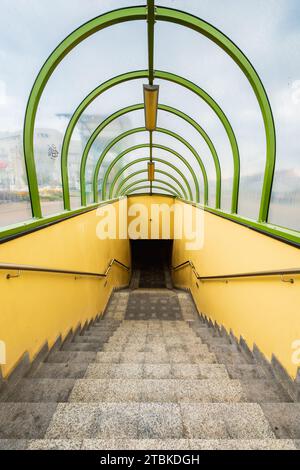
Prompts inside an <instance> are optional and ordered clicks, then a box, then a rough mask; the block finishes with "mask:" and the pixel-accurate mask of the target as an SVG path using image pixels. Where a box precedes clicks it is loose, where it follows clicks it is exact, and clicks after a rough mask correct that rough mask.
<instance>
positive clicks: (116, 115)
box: [80, 103, 221, 209]
mask: <svg viewBox="0 0 300 470" xmlns="http://www.w3.org/2000/svg"><path fill="white" fill-rule="evenodd" d="M141 109H144V104H143V103H139V104H135V105H131V106H127V107H126V108H122V109H120V110H118V111H116V112H115V113H113V114H111V115H110V116H108V117H107V118H106V119H105V120H104V121H102V122H101V124H99V126H97V127H96V129H95V130H94V131H93V133H92V134H91V136H90V138H89V139H88V141H87V143H86V145H85V148H84V151H83V154H82V159H81V164H80V186H81V204H82V205H83V206H84V205H86V190H85V170H86V162H87V158H88V154H89V151H90V149H91V147H92V145H93V143H94V142H95V140H96V139H97V137H98V136H99V134H100V133H101V132H102V131H103V130H104V129H105V127H107V126H108V125H109V124H110V123H111V122H113V121H114V120H116V119H118V118H119V117H121V116H123V115H125V114H127V113H131V112H134V111H138V110H141ZM158 109H159V110H161V111H165V112H169V113H171V114H174V115H175V116H177V117H180V118H182V119H184V120H185V121H186V122H187V123H189V124H190V125H192V126H193V127H194V129H196V131H197V132H198V133H199V134H200V135H201V136H202V137H203V139H204V140H205V142H206V143H207V145H208V147H209V149H210V152H211V154H212V157H213V160H214V165H215V170H216V204H215V206H216V209H219V208H220V206H221V166H220V160H219V157H218V154H217V151H216V148H215V146H214V144H213V142H212V140H211V139H210V137H209V136H208V134H207V133H206V132H205V130H204V129H203V128H202V127H201V126H200V125H199V124H198V123H197V122H196V121H195V120H194V119H193V118H191V117H190V116H188V115H187V114H185V113H184V112H182V111H180V110H178V109H176V108H173V107H172V106H167V105H164V104H159V105H158Z"/></svg>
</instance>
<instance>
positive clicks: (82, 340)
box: [72, 335, 111, 344]
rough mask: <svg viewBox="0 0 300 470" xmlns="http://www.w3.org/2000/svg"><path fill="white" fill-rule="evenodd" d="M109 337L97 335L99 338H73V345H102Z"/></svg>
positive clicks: (85, 336) (87, 336)
mask: <svg viewBox="0 0 300 470" xmlns="http://www.w3.org/2000/svg"><path fill="white" fill-rule="evenodd" d="M110 337H111V336H110V335H101V336H100V335H99V336H92V335H84V336H75V338H73V340H72V342H73V343H99V344H103V343H106V342H107V341H109V338H110Z"/></svg>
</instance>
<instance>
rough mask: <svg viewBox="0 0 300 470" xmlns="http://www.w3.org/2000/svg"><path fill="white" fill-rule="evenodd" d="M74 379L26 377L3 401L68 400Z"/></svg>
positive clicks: (56, 401) (41, 401) (39, 401)
mask: <svg viewBox="0 0 300 470" xmlns="http://www.w3.org/2000/svg"><path fill="white" fill-rule="evenodd" d="M75 382H76V381H75V379H56V380H53V379H52V378H51V379H49V378H48V379H40V378H26V379H22V380H20V381H19V382H18V384H17V386H16V387H14V388H13V390H11V391H10V392H9V393H8V394H7V396H6V397H5V399H4V401H6V402H14V403H22V402H28V403H30V402H35V403H45V402H46V403H51V402H55V403H58V402H66V401H68V398H69V395H70V393H71V390H72V389H73V387H74V384H75Z"/></svg>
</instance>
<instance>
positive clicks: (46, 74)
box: [24, 6, 276, 222]
mask: <svg viewBox="0 0 300 470" xmlns="http://www.w3.org/2000/svg"><path fill="white" fill-rule="evenodd" d="M146 19H147V7H146V6H141V7H132V8H122V9H119V10H114V11H111V12H109V13H106V14H104V15H101V16H98V17H96V18H94V19H92V20H90V21H88V22H87V23H85V24H83V25H82V26H80V27H79V28H77V29H76V30H75V31H73V32H72V33H71V34H70V35H69V36H67V38H65V39H64V40H63V41H62V42H61V43H60V44H59V45H58V46H57V48H56V49H55V50H54V51H53V52H52V54H51V55H50V56H49V58H48V59H47V61H46V62H45V64H44V65H43V67H42V68H41V70H40V72H39V74H38V76H37V78H36V80H35V83H34V85H33V88H32V90H31V93H30V96H29V100H28V103H27V108H26V114H25V122H24V155H25V162H26V169H27V174H28V183H29V190H30V197H31V204H32V212H33V216H34V217H41V215H42V214H41V207H40V199H39V191H38V183H37V175H36V168H35V161H34V146H33V136H34V125H35V118H36V112H37V108H38V104H39V101H40V97H41V95H42V93H43V90H44V88H45V86H46V84H47V82H48V80H49V78H50V76H51V75H52V73H53V71H54V70H55V68H56V67H57V65H58V64H59V63H60V62H61V61H62V59H63V58H64V57H65V56H66V55H67V54H68V53H69V52H70V51H71V50H72V49H73V48H74V47H75V46H76V45H77V44H79V43H80V42H81V41H83V40H84V39H86V38H87V37H89V36H90V35H92V34H94V33H96V32H97V31H100V30H101V29H104V28H106V27H108V26H112V25H114V24H118V23H122V22H126V21H133V20H146ZM155 19H156V21H167V22H172V23H176V24H179V25H181V26H184V27H187V28H190V29H192V30H194V31H196V32H198V33H200V34H202V35H204V36H205V37H207V38H208V39H210V40H212V41H213V42H214V43H215V44H217V45H218V46H220V47H221V48H222V49H223V51H224V52H226V53H227V54H228V55H229V56H230V57H231V58H232V59H233V60H234V61H235V63H236V64H237V65H238V66H239V67H240V69H241V70H242V72H243V73H244V74H245V76H246V77H247V79H248V81H249V83H250V85H251V87H252V89H253V91H254V93H255V95H256V98H257V101H258V103H259V106H260V109H261V113H262V116H263V121H264V126H265V133H266V143H267V155H266V157H267V158H266V165H265V175H264V182H263V189H262V197H261V205H260V212H259V221H260V222H265V221H266V220H267V216H268V208H269V202H270V197H271V190H272V182H273V174H274V167H275V158H276V136H275V125H274V119H273V114H272V110H271V106H270V103H269V100H268V96H267V94H266V91H265V89H264V86H263V84H262V82H261V80H260V78H259V76H258V74H257V72H256V71H255V69H254V67H253V66H252V64H251V62H250V61H249V60H248V58H247V57H246V56H245V55H244V54H243V52H242V51H241V50H240V49H239V48H238V47H237V46H236V45H235V44H234V42H232V41H231V40H230V39H229V38H228V37H227V36H225V35H224V34H223V33H222V32H221V31H219V30H218V29H217V28H215V27H214V26H212V25H210V24H209V23H207V22H205V21H203V20H201V19H200V18H197V17H195V16H193V15H191V14H188V13H185V12H182V11H178V10H173V9H170V8H165V7H160V6H157V7H156V8H155ZM155 77H156V78H158V75H157V72H155ZM67 179H68V178H66V180H67ZM64 183H65V181H64V180H63V190H65V189H66V191H67V190H68V187H67V186H66V187H65V186H64ZM67 184H68V182H66V185H67ZM66 206H68V204H66ZM68 208H69V207H66V209H68Z"/></svg>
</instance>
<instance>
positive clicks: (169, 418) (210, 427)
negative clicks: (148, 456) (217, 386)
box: [1, 403, 275, 440]
mask: <svg viewBox="0 0 300 470" xmlns="http://www.w3.org/2000/svg"><path fill="white" fill-rule="evenodd" d="M23 435H24V434H23ZM1 437H2V436H1ZM14 437H19V435H17V436H14ZM45 437H46V438H47V439H89V438H97V439H112V438H118V439H124V438H125V439H164V440H166V439H186V438H190V439H274V438H275V436H274V434H273V432H272V430H271V428H270V425H269V423H268V421H267V419H266V418H265V416H264V414H263V412H262V409H261V407H260V406H259V405H257V404H250V403H189V404H187V403H184V404H183V403H182V404H180V405H179V404H175V403H125V404H123V403H64V404H58V405H57V409H56V412H55V413H54V416H53V418H52V420H51V423H50V424H49V426H48V429H47V432H46V435H45Z"/></svg>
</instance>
